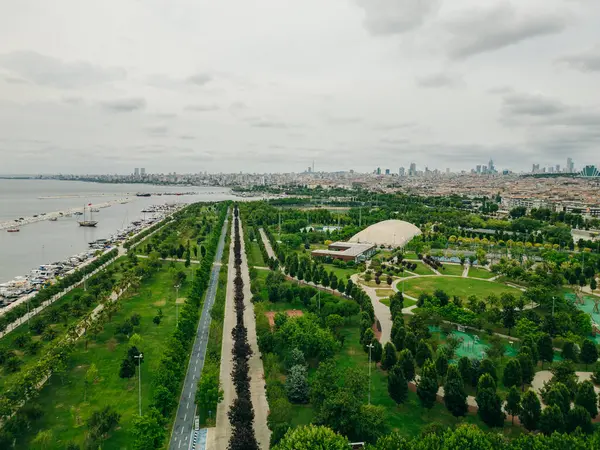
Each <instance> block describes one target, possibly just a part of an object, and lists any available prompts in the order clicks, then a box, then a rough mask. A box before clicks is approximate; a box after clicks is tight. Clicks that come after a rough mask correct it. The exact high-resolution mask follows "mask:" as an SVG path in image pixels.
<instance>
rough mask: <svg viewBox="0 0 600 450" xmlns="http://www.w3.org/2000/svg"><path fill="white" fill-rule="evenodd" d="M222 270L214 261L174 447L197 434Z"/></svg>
mask: <svg viewBox="0 0 600 450" xmlns="http://www.w3.org/2000/svg"><path fill="white" fill-rule="evenodd" d="M228 216H229V212H228ZM227 226H228V220H227V217H226V218H225V222H224V223H223V228H222V230H221V237H220V238H219V244H218V245H217V251H216V254H215V262H219V261H221V258H222V257H223V247H224V246H225V235H226V234H227ZM220 270H221V266H219V265H216V264H214V265H213V267H212V271H211V274H210V282H209V285H208V289H207V290H206V297H205V299H204V305H203V307H202V315H201V316H200V320H199V321H198V328H197V330H196V338H195V339H194V346H193V347H192V353H191V354H190V359H189V362H188V367H187V373H186V375H185V381H184V383H183V388H182V390H181V397H180V398H179V406H178V408H177V415H176V416H175V421H174V422H173V430H172V431H171V439H170V442H169V449H171V450H174V449H181V448H182V446H183V449H184V450H188V449H189V448H190V445H191V440H192V439H193V436H194V434H193V432H194V419H195V410H196V405H195V398H196V390H197V388H198V380H199V379H200V376H201V374H202V369H203V368H204V357H205V355H206V345H207V344H208V333H209V331H210V321H211V317H210V310H211V308H212V306H213V304H214V302H215V297H216V294H217V285H218V282H219V271H220ZM223 448H224V447H223Z"/></svg>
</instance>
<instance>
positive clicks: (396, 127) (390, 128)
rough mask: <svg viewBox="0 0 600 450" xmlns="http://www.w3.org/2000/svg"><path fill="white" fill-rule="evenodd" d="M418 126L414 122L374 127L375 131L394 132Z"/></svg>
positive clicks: (380, 124) (381, 124) (382, 124)
mask: <svg viewBox="0 0 600 450" xmlns="http://www.w3.org/2000/svg"><path fill="white" fill-rule="evenodd" d="M416 126H417V124H416V123H414V122H400V123H379V124H376V125H374V126H373V130H375V131H393V130H405V129H407V128H415V127H416Z"/></svg>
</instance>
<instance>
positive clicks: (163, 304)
mask: <svg viewBox="0 0 600 450" xmlns="http://www.w3.org/2000/svg"><path fill="white" fill-rule="evenodd" d="M168 267H169V264H165V265H164V269H163V270H161V271H160V272H158V273H157V274H156V275H155V276H154V277H153V278H152V279H151V280H149V281H146V282H144V283H143V284H142V286H141V288H140V290H139V292H138V293H137V294H135V295H133V296H132V297H131V298H127V299H123V300H122V301H121V305H122V309H121V310H120V311H119V312H118V313H117V314H116V315H115V316H114V317H113V320H112V321H111V322H110V323H107V324H105V327H104V330H103V331H102V332H101V333H100V334H99V335H98V338H97V340H96V341H95V342H94V341H93V340H90V343H89V346H88V349H87V350H86V349H85V348H84V343H83V340H80V341H79V342H78V343H77V345H76V350H75V351H74V353H73V354H72V355H71V358H70V360H69V364H68V367H67V372H66V374H65V377H64V383H63V381H62V380H61V378H60V377H59V376H57V375H55V376H53V377H52V378H51V379H50V381H49V383H48V384H46V386H45V387H44V388H43V389H42V391H41V392H40V395H39V397H38V398H37V399H36V400H35V402H36V403H38V404H39V405H40V406H41V407H42V410H43V411H44V414H43V416H42V418H41V419H39V420H38V421H36V422H34V425H33V429H32V430H31V431H30V433H28V434H27V438H25V440H24V441H21V442H18V443H17V447H16V448H22V449H28V448H31V442H30V440H31V439H32V438H33V437H35V435H36V434H37V433H38V432H39V431H41V430H48V429H51V430H52V432H53V440H52V443H51V444H50V446H49V447H47V448H48V449H64V448H65V446H66V443H68V442H70V441H75V442H77V443H78V444H80V445H83V442H84V439H85V435H86V432H87V427H86V425H85V421H86V420H87V419H88V418H89V416H90V415H91V414H92V412H94V411H97V410H99V409H101V408H103V407H105V406H107V405H111V406H112V407H113V408H114V409H115V410H116V411H117V412H119V413H120V414H121V420H120V423H119V428H118V429H117V430H115V431H114V432H113V433H112V434H111V436H110V437H109V439H108V440H107V441H106V442H105V444H103V446H102V447H103V448H106V449H125V448H133V436H132V434H131V429H132V420H133V418H134V417H135V416H136V415H137V411H138V394H137V390H138V384H137V380H138V378H137V376H135V377H134V378H131V379H121V378H120V377H119V367H120V366H121V361H122V359H123V357H124V355H125V353H126V351H127V349H128V348H129V345H128V343H127V342H118V341H117V340H116V339H115V338H114V334H115V329H116V327H117V326H118V325H119V324H121V323H123V321H124V320H125V319H127V318H128V317H130V316H131V315H132V314H133V313H138V314H140V315H141V317H142V318H141V323H140V326H139V329H138V330H137V333H138V334H139V335H140V336H141V337H142V344H141V345H140V349H141V350H142V352H143V353H144V363H143V364H142V409H143V410H147V409H148V407H149V402H150V399H151V398H152V394H153V390H154V386H153V383H152V379H153V373H154V372H155V371H156V369H157V367H158V363H159V361H160V358H161V356H162V354H163V352H164V350H165V346H166V341H167V338H168V337H169V336H170V335H171V334H172V333H173V330H174V328H175V302H174V298H175V293H174V292H173V283H172V275H171V273H170V272H169V269H168ZM177 268H178V269H180V268H181V269H183V264H178V265H177ZM188 286H189V283H188V282H186V283H184V285H183V286H182V290H181V291H180V295H182V294H181V292H186V289H187V288H188ZM183 295H184V294H183ZM158 308H161V309H162V312H163V314H164V317H163V319H162V321H161V323H160V325H158V326H157V325H155V324H154V323H153V322H152V319H153V317H154V316H155V315H156V312H157V309H158ZM92 363H94V364H96V366H97V368H98V373H99V377H98V380H97V382H96V383H95V385H93V386H92V387H91V388H90V389H89V390H88V394H87V399H86V400H85V401H84V375H85V372H86V370H87V369H88V368H89V366H90V365H91V364H92Z"/></svg>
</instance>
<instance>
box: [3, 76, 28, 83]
mask: <svg viewBox="0 0 600 450" xmlns="http://www.w3.org/2000/svg"><path fill="white" fill-rule="evenodd" d="M2 79H3V80H4V81H5V82H6V83H9V84H28V83H29V81H27V80H25V79H23V78H19V77H13V76H10V75H5V76H3V77H2Z"/></svg>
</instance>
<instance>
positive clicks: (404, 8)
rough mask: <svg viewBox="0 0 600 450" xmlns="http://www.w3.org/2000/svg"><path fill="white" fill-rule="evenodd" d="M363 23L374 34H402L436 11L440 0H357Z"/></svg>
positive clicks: (416, 26)
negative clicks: (363, 16) (361, 10)
mask: <svg viewBox="0 0 600 450" xmlns="http://www.w3.org/2000/svg"><path fill="white" fill-rule="evenodd" d="M357 2H358V5H359V6H360V7H361V8H362V9H364V11H365V20H364V25H365V28H366V29H367V31H368V32H369V33H371V34H372V35H374V36H387V35H394V34H402V33H405V32H407V31H410V30H413V29H415V28H418V27H419V26H421V25H422V24H423V22H425V20H426V19H427V18H428V17H429V16H430V15H433V14H435V13H436V12H437V10H438V8H439V6H440V3H441V0H357Z"/></svg>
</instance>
